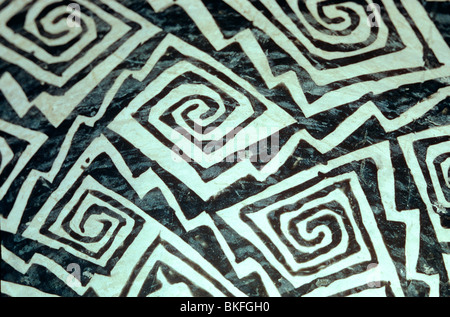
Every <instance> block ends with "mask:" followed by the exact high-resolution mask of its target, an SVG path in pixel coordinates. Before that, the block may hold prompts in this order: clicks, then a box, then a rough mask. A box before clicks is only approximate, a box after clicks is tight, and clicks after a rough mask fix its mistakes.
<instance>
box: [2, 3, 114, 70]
mask: <svg viewBox="0 0 450 317" xmlns="http://www.w3.org/2000/svg"><path fill="white" fill-rule="evenodd" d="M69 4H71V2H67V1H58V0H49V1H36V2H33V3H31V4H29V5H27V7H26V8H27V10H26V11H19V10H20V6H11V9H10V10H11V11H13V10H16V11H17V12H11V13H13V14H15V15H14V16H13V18H11V19H10V20H9V21H8V22H7V24H6V25H7V26H8V27H9V28H10V29H5V30H4V32H3V34H2V35H3V36H4V37H5V38H6V39H7V40H8V41H9V42H11V43H13V44H15V45H16V46H17V47H18V48H20V49H21V50H23V51H25V52H27V53H28V54H31V55H32V56H34V57H35V58H37V59H38V60H40V61H43V62H45V63H47V64H49V65H51V64H57V63H63V62H68V61H72V60H73V59H75V58H76V57H77V56H78V55H79V54H81V53H82V52H83V50H86V49H87V48H89V47H90V46H92V45H94V44H96V43H97V42H99V41H100V40H101V39H100V34H98V32H97V28H98V27H99V25H98V24H99V23H100V24H101V20H100V19H98V17H96V15H95V14H93V13H92V12H90V10H89V9H88V8H87V7H85V6H79V7H80V12H83V14H82V16H81V13H78V11H74V12H70V10H68V6H69ZM69 8H70V7H69ZM71 15H76V16H77V17H79V22H80V27H71V25H70V24H69V22H68V20H69V19H70V18H71ZM105 31H106V32H107V31H108V27H106V28H105ZM105 31H102V34H101V36H104V33H105Z"/></svg>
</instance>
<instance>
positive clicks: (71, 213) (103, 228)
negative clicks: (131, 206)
mask: <svg viewBox="0 0 450 317" xmlns="http://www.w3.org/2000/svg"><path fill="white" fill-rule="evenodd" d="M90 182H93V181H92V180H91V179H90V178H89V179H88V181H87V183H90ZM94 184H95V182H94ZM83 187H84V186H82V187H80V188H79V189H78V193H76V194H75V195H74V197H73V198H72V200H71V201H69V202H67V204H66V205H65V207H64V208H63V209H62V210H61V211H60V212H59V214H58V216H57V219H56V220H55V221H54V222H53V223H51V225H50V226H49V227H48V228H46V227H45V226H44V229H42V233H44V234H45V235H46V236H48V237H50V238H52V239H54V240H58V241H59V242H60V243H63V244H64V245H67V246H70V247H71V248H72V249H73V250H74V252H76V253H77V254H78V255H79V256H82V257H86V256H87V258H88V259H92V260H93V261H97V262H98V263H101V264H103V265H106V261H107V259H110V257H111V255H112V254H113V253H114V252H115V251H116V250H118V249H120V248H123V247H124V245H123V243H124V241H125V240H126V239H128V238H129V237H130V236H131V235H132V232H133V230H134V231H136V232H137V231H139V230H140V229H139V224H138V223H137V222H136V219H134V218H135V217H136V216H135V214H134V213H133V212H131V211H129V210H127V209H126V208H125V207H123V206H121V205H120V204H118V203H117V202H115V201H114V199H113V198H112V197H109V196H107V195H105V194H104V193H102V192H100V191H97V190H84V188H83Z"/></svg>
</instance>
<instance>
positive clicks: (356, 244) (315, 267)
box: [245, 188, 362, 276]
mask: <svg viewBox="0 0 450 317" xmlns="http://www.w3.org/2000/svg"><path fill="white" fill-rule="evenodd" d="M349 196H352V194H351V192H344V191H343V190H341V189H333V188H327V189H326V192H325V193H323V192H322V193H318V194H314V195H312V196H308V197H305V198H303V199H300V200H296V201H295V199H294V198H292V199H288V200H287V202H289V201H291V200H294V202H291V203H289V204H286V205H283V206H279V207H276V208H274V209H273V210H271V208H270V207H269V208H268V209H266V210H264V209H263V211H261V212H254V213H253V212H250V211H251V208H249V211H248V212H249V213H247V212H245V215H246V217H248V219H249V220H250V221H251V222H250V224H252V225H251V226H252V227H253V228H254V230H255V231H256V232H259V235H260V236H261V238H262V239H263V240H269V241H270V245H269V244H268V245H269V246H270V249H271V252H272V253H273V254H274V255H275V257H276V258H277V259H278V260H279V261H280V263H281V264H283V265H284V266H285V267H286V269H288V270H289V272H290V274H293V275H299V276H305V275H311V274H314V273H315V272H318V271H319V270H320V269H321V267H323V266H324V265H325V263H327V265H333V264H335V263H339V261H341V260H343V259H345V258H348V257H351V256H352V255H353V254H355V253H357V252H359V251H360V250H361V245H362V240H361V238H360V237H357V234H356V231H357V230H358V229H357V228H356V227H355V224H356V222H355V219H354V216H353V213H354V211H353V208H354V207H353V206H352V204H351V203H350V201H351V199H353V198H350V197H349Z"/></svg>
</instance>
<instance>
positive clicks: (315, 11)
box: [264, 0, 395, 60]
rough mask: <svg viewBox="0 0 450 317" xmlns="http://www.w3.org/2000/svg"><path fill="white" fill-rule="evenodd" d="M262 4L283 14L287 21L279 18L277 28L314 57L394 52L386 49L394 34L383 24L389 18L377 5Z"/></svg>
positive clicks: (292, 0) (298, 0)
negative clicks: (384, 51)
mask: <svg viewBox="0 0 450 317" xmlns="http://www.w3.org/2000/svg"><path fill="white" fill-rule="evenodd" d="M264 3H265V4H266V6H267V7H268V8H269V10H271V11H272V13H273V14H274V15H275V16H280V15H279V14H278V13H277V12H279V11H278V10H282V11H284V13H285V14H286V15H285V17H286V18H281V17H280V18H279V20H280V22H281V23H280V24H278V25H277V26H278V27H279V28H280V29H281V30H282V31H283V32H284V33H285V34H286V35H288V37H290V38H291V40H292V41H293V42H294V43H295V44H296V45H298V46H299V49H300V50H301V51H302V52H305V51H307V52H308V54H313V55H314V56H316V57H315V58H318V57H319V58H323V59H325V60H339V59H345V58H348V57H349V56H359V57H361V55H362V54H367V53H369V52H374V51H377V50H380V49H383V50H386V51H392V50H395V48H390V47H386V44H387V41H388V39H389V37H390V36H394V35H393V34H391V33H392V30H391V29H390V28H388V25H390V22H387V23H386V22H385V21H384V19H385V18H386V19H388V17H384V16H383V11H382V10H381V9H380V5H378V4H377V3H372V2H369V1H354V2H352V1H321V0H311V1H303V0H285V1H281V0H278V1H277V3H278V5H279V9H275V6H274V5H273V4H272V3H271V2H268V1H265V2H264ZM393 33H395V32H393ZM379 53H380V52H379ZM367 57H369V56H367ZM361 58H363V57H361ZM364 58H366V57H364Z"/></svg>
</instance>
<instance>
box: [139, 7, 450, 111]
mask: <svg viewBox="0 0 450 317" xmlns="http://www.w3.org/2000/svg"><path fill="white" fill-rule="evenodd" d="M147 1H148V2H149V4H150V6H151V7H152V8H153V9H154V10H155V12H161V11H163V10H165V9H167V8H168V7H170V6H172V5H178V6H180V7H182V8H183V10H185V12H186V13H187V14H188V15H189V17H190V18H191V19H192V21H193V22H194V23H195V24H196V25H197V27H198V28H199V29H200V31H201V32H202V34H203V35H204V36H205V37H206V38H207V39H208V41H209V42H210V43H211V45H212V46H213V47H214V49H216V50H218V51H220V50H222V49H223V48H225V47H226V46H228V45H230V44H233V43H238V44H239V45H240V46H241V48H242V50H243V52H244V53H245V54H246V55H247V56H248V58H249V59H250V60H251V62H252V63H253V65H254V66H255V68H256V69H257V71H258V72H259V73H260V74H261V76H262V78H263V80H264V82H265V83H266V85H267V87H268V88H270V89H272V88H274V87H275V86H277V85H279V84H284V85H285V86H286V87H287V88H288V90H289V92H290V94H291V96H292V97H293V99H294V101H295V102H296V103H297V105H298V106H299V107H300V109H301V110H302V111H303V113H304V115H305V116H306V117H310V116H313V115H315V114H317V113H320V112H323V111H326V110H329V109H331V108H335V107H338V106H339V105H343V104H346V103H348V102H351V101H353V100H357V99H359V98H361V97H362V96H363V95H364V94H365V93H367V91H365V89H361V87H363V86H365V85H368V84H370V85H371V90H372V92H373V93H379V92H383V91H385V90H386V88H385V87H386V86H388V85H389V87H390V89H395V88H398V87H400V86H402V85H407V84H412V83H415V82H417V81H418V77H420V80H419V81H421V82H423V81H426V80H429V79H435V78H439V77H442V79H441V80H442V81H444V82H448V81H449V80H448V79H445V77H447V76H448V74H449V72H450V68H449V67H448V65H446V66H445V67H441V68H439V69H436V70H433V71H422V72H417V73H410V74H404V75H402V77H401V80H397V81H393V80H392V78H389V77H388V78H384V79H381V80H379V81H378V82H377V84H374V83H375V82H373V81H369V82H363V83H358V84H354V85H351V86H349V87H343V88H340V89H337V90H335V91H332V92H329V93H327V94H325V95H324V96H322V97H321V98H320V99H318V100H317V101H315V102H314V103H312V104H309V103H308V101H307V100H306V97H305V94H304V93H303V89H302V87H301V85H300V82H299V79H298V77H297V75H296V74H295V72H293V71H288V72H286V73H283V74H281V75H278V76H274V74H273V73H272V70H271V68H270V65H269V62H268V59H267V56H266V54H265V53H264V51H263V50H262V48H261V46H260V45H259V43H258V41H257V40H256V38H255V36H254V35H253V33H252V31H251V30H249V29H245V30H242V31H241V32H239V33H238V34H236V35H235V36H233V37H232V38H230V39H226V38H225V37H224V35H223V33H222V32H221V31H220V29H219V27H218V26H217V24H216V23H215V21H214V19H213V17H212V16H211V14H210V12H209V11H208V9H207V8H206V7H205V6H204V5H203V3H202V2H201V1H199V0H197V1H188V0H178V1H170V0H157V1H150V0H147ZM225 2H226V3H227V4H228V5H229V6H230V7H232V8H233V9H234V10H236V11H237V12H239V13H241V14H242V15H243V16H244V17H247V18H249V14H250V15H251V19H252V20H251V21H252V22H254V23H256V22H258V23H259V25H268V24H270V22H269V21H268V20H267V18H266V17H265V16H264V15H263V14H262V13H261V12H259V11H258V10H256V9H255V8H254V7H253V6H252V5H251V4H249V3H248V2H246V1H242V0H225ZM411 3H412V1H411ZM411 3H410V4H411ZM412 4H414V8H415V9H416V10H412V9H410V10H409V13H410V15H412V16H416V17H418V18H420V17H422V18H421V19H419V20H420V21H421V23H425V24H426V26H427V27H428V28H429V29H431V30H434V31H436V27H435V26H434V25H433V24H432V23H431V22H430V21H428V19H427V15H426V13H425V12H424V9H423V7H421V6H420V5H419V4H418V3H417V2H415V3H412ZM263 29H264V28H263ZM277 32H278V33H277V36H278V37H282V38H285V35H284V34H283V33H281V32H279V31H277ZM436 32H437V31H436ZM423 36H424V37H425V38H426V39H427V40H430V42H431V43H433V45H436V47H439V45H440V46H441V47H443V48H445V47H447V45H446V44H445V42H443V39H436V38H434V37H433V38H430V35H429V34H423ZM285 42H286V43H290V41H289V40H288V39H287V38H286V39H285ZM438 44H439V45H438ZM292 46H293V45H292ZM292 51H293V52H294V53H295V54H291V55H293V56H296V58H297V59H300V60H297V62H298V63H299V64H300V65H307V64H308V62H307V61H306V59H305V58H304V57H303V56H301V54H298V52H297V50H296V48H295V47H292ZM291 53H292V52H291ZM436 54H437V55H438V58H439V59H441V61H448V54H447V55H446V53H445V52H440V51H439V50H438V52H436ZM311 70H312V71H313V69H311ZM311 76H312V77H313V80H314V81H315V82H316V83H317V82H320V81H321V80H320V77H321V76H322V74H320V73H319V72H317V74H316V75H314V73H311ZM337 102H338V104H337Z"/></svg>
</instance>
